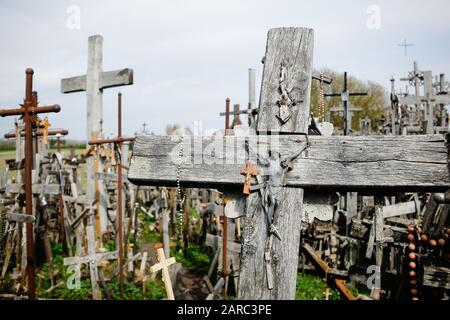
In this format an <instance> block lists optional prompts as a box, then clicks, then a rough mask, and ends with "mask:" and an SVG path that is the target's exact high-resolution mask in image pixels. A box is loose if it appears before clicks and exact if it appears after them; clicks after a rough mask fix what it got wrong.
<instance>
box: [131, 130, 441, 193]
mask: <svg viewBox="0 0 450 320" xmlns="http://www.w3.org/2000/svg"><path fill="white" fill-rule="evenodd" d="M278 138H279V139H278V141H275V140H270V139H269V140H268V138H267V137H266V136H258V138H256V136H253V137H250V138H248V139H249V141H250V142H249V145H250V146H253V148H252V149H251V150H258V153H262V154H263V153H264V151H265V150H266V149H267V146H268V143H267V142H268V141H272V149H273V146H274V143H273V141H275V143H277V144H278V150H279V151H280V153H281V154H282V155H290V154H292V153H293V152H294V151H293V150H298V149H300V148H301V147H302V146H304V145H305V143H306V137H305V136H302V135H281V136H278ZM309 142H310V147H309V148H308V149H306V151H305V152H304V153H303V154H302V156H301V157H299V158H297V159H296V160H295V161H294V166H293V169H292V171H290V172H289V173H288V176H287V181H286V184H287V186H289V187H300V188H307V189H308V188H313V189H333V190H352V191H353V190H354V191H358V192H366V191H373V190H374V189H389V190H392V191H397V190H405V191H406V190H408V191H422V190H426V191H430V192H431V191H439V190H447V189H448V188H449V187H450V177H449V172H448V168H447V159H448V156H447V154H448V152H447V147H446V144H445V137H444V136H443V135H414V136H395V137H394V136H358V137H353V136H332V137H323V136H309ZM183 143H184V144H183V146H184V154H183V156H184V158H183V161H182V165H181V172H180V183H181V185H182V186H183V187H198V186H208V187H216V188H217V187H222V188H223V187H225V188H226V187H232V186H234V187H235V186H236V185H242V184H243V182H244V176H243V175H241V174H240V172H239V169H241V168H244V167H245V163H246V161H247V160H248V159H251V160H256V155H255V154H254V152H250V157H249V153H248V152H247V151H246V148H245V140H244V138H243V137H234V136H225V137H219V138H213V137H198V136H196V137H184V139H183ZM179 148H180V145H179V137H176V136H175V137H174V136H154V135H151V136H150V135H143V136H139V137H137V139H136V142H135V145H134V150H133V157H132V159H131V165H130V171H129V174H128V179H129V180H130V181H131V182H132V183H135V184H140V185H141V184H143V185H166V186H173V185H175V183H176V178H177V172H178V171H177V165H178V162H179V158H178V153H179ZM258 167H259V166H258Z"/></svg>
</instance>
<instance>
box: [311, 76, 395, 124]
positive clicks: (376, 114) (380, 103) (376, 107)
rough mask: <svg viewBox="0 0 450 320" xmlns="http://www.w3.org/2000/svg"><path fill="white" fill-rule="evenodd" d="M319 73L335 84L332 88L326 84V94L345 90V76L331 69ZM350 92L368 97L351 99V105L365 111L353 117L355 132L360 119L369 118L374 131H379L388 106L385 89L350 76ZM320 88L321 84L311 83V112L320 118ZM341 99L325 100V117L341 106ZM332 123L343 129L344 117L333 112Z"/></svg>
mask: <svg viewBox="0 0 450 320" xmlns="http://www.w3.org/2000/svg"><path fill="white" fill-rule="evenodd" d="M318 73H323V74H324V75H326V76H328V77H331V78H332V79H333V82H332V84H331V86H328V85H326V84H324V86H323V89H324V92H325V93H329V92H333V93H337V92H341V91H342V90H343V88H344V74H343V73H340V72H336V71H333V70H330V69H322V70H318ZM347 82H348V90H349V91H350V92H367V93H368V95H367V96H355V97H352V98H351V99H350V103H351V104H352V105H354V106H356V107H361V108H362V109H363V110H362V111H360V112H355V113H354V114H353V117H352V125H351V127H352V128H353V129H355V130H359V119H361V118H365V117H367V118H369V119H371V121H372V122H371V123H372V129H373V130H377V125H378V122H379V120H380V119H381V118H382V116H383V115H384V113H385V108H386V107H387V106H388V95H387V93H386V91H385V89H384V88H383V87H382V86H381V85H380V84H378V83H375V82H373V81H362V80H360V79H357V78H354V77H351V76H349V77H348V78H347ZM319 86H320V82H319V81H316V80H313V81H312V83H311V111H312V112H313V114H314V116H315V117H318V116H319V113H320V110H319V109H320V107H319ZM341 105H342V101H341V97H340V96H339V97H331V98H325V103H324V109H325V110H324V112H325V114H324V116H325V115H326V113H327V111H328V110H329V109H330V108H332V107H335V106H336V107H337V106H341ZM330 120H331V122H332V123H333V124H334V126H335V127H339V128H343V123H344V121H343V115H342V113H338V112H333V113H332V116H331V119H330Z"/></svg>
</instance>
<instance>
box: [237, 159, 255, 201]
mask: <svg viewBox="0 0 450 320" xmlns="http://www.w3.org/2000/svg"><path fill="white" fill-rule="evenodd" d="M240 172H241V174H245V175H246V176H245V181H244V191H243V192H242V193H244V194H247V195H249V194H250V183H251V179H252V176H257V175H258V170H256V168H255V167H254V164H253V163H252V162H251V161H248V162H247V165H246V167H245V169H241V171H240Z"/></svg>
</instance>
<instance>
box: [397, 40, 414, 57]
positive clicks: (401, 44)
mask: <svg viewBox="0 0 450 320" xmlns="http://www.w3.org/2000/svg"><path fill="white" fill-rule="evenodd" d="M413 45H414V43H408V42H407V41H406V38H405V39H403V43H400V44H398V45H397V46H399V47H404V50H405V57H406V56H407V55H408V47H412V46H413Z"/></svg>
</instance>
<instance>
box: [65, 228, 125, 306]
mask: <svg viewBox="0 0 450 320" xmlns="http://www.w3.org/2000/svg"><path fill="white" fill-rule="evenodd" d="M86 233H87V241H88V254H87V255H86V256H82V257H68V258H64V260H63V263H64V265H65V266H70V265H78V266H79V265H81V264H89V272H90V278H91V286H92V297H93V299H94V300H100V299H101V292H100V289H99V286H98V280H99V279H98V270H97V267H98V263H99V262H100V261H101V260H114V259H117V258H118V256H119V255H118V252H117V250H116V251H110V252H105V253H96V249H95V234H94V227H93V226H92V225H90V226H87V227H86Z"/></svg>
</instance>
